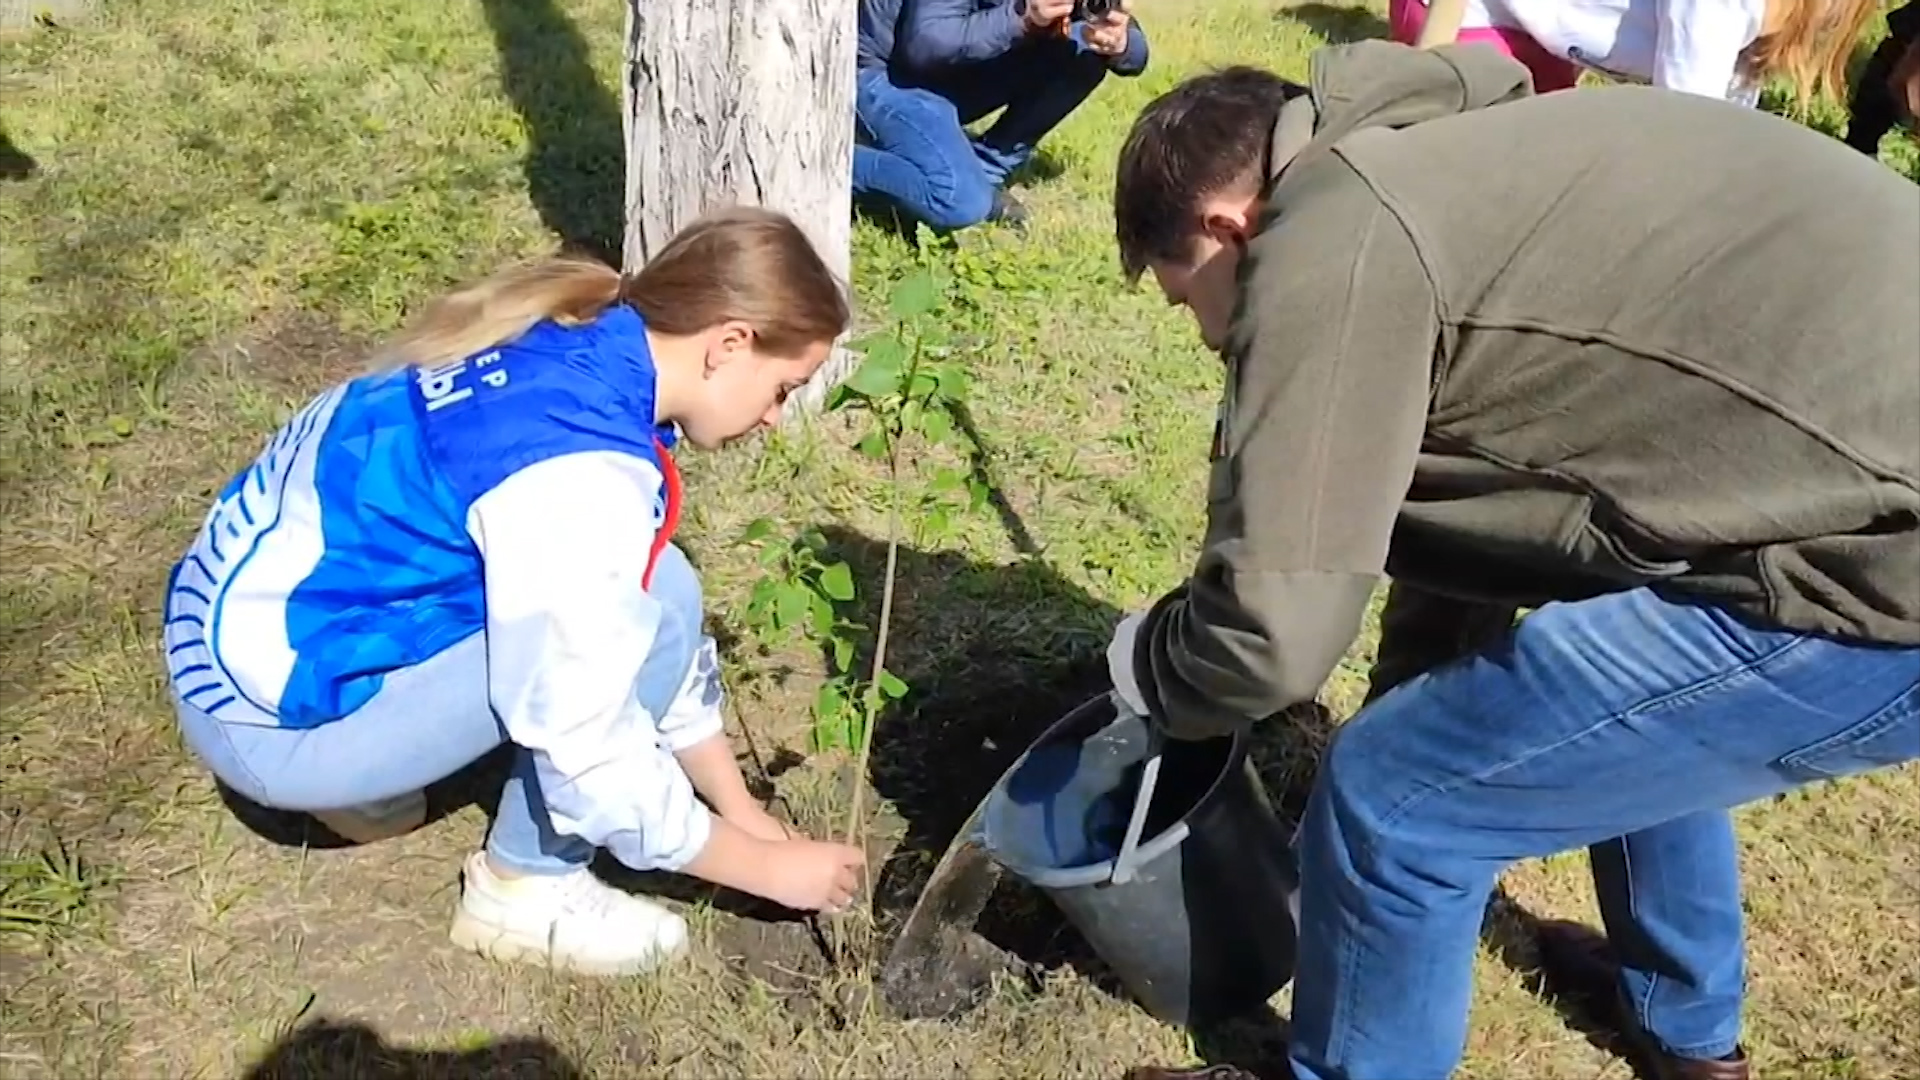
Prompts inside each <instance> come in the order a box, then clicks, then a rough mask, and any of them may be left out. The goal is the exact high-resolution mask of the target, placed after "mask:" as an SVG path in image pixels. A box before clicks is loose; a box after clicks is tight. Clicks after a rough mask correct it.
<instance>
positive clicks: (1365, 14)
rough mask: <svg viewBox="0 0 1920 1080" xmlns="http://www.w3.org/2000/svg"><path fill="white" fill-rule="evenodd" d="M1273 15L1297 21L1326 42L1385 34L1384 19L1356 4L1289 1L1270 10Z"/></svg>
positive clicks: (1385, 23)
mask: <svg viewBox="0 0 1920 1080" xmlns="http://www.w3.org/2000/svg"><path fill="white" fill-rule="evenodd" d="M1274 18H1276V19H1281V20H1284V21H1286V22H1296V23H1299V24H1300V25H1302V26H1304V27H1306V28H1307V29H1309V30H1311V31H1313V32H1314V33H1316V34H1318V35H1320V36H1321V37H1322V38H1325V39H1326V41H1327V43H1328V44H1330V45H1345V44H1347V43H1349V42H1354V41H1366V40H1368V39H1371V38H1384V37H1387V36H1388V35H1389V30H1388V26H1387V20H1385V19H1383V18H1381V17H1380V15H1379V14H1378V13H1377V12H1375V11H1373V10H1372V9H1370V8H1365V7H1361V6H1360V5H1358V4H1323V3H1308V4H1290V5H1287V6H1285V7H1282V8H1280V9H1279V10H1277V11H1276V12H1274Z"/></svg>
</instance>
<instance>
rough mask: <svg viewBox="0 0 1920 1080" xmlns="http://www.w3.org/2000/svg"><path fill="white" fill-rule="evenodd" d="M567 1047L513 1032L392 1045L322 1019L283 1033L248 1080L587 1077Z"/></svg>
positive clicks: (365, 1030) (361, 1029) (363, 1029)
mask: <svg viewBox="0 0 1920 1080" xmlns="http://www.w3.org/2000/svg"><path fill="white" fill-rule="evenodd" d="M585 1075H586V1074H585V1073H583V1072H582V1071H581V1070H580V1068H579V1067H578V1066H576V1065H575V1064H574V1063H573V1062H572V1061H571V1060H570V1059H569V1058H568V1057H567V1055H566V1054H565V1053H563V1052H562V1051H561V1050H560V1049H559V1048H558V1047H556V1046H554V1045H553V1044H552V1043H549V1042H547V1041H546V1040H545V1039H540V1038H511V1039H501V1040H498V1041H494V1042H489V1043H487V1044H486V1045H483V1046H478V1047H472V1048H468V1049H463V1050H411V1049H407V1048H405V1047H400V1046H393V1045H390V1044H388V1043H387V1042H386V1040H384V1039H382V1038H381V1037H380V1035H379V1033H377V1032H375V1031H374V1030H373V1029H372V1028H370V1027H367V1026H366V1025H364V1024H358V1023H344V1022H341V1021H338V1020H324V1019H323V1020H318V1021H315V1022H313V1023H310V1024H307V1025H305V1026H303V1027H300V1028H297V1029H295V1030H293V1031H291V1032H289V1033H287V1035H286V1036H285V1037H283V1038H282V1039H281V1040H280V1041H279V1042H278V1043H276V1044H275V1045H274V1046H273V1047H272V1048H271V1049H270V1050H268V1051H267V1053H266V1054H265V1055H264V1056H262V1057H261V1059H260V1061H259V1062H258V1063H256V1064H255V1065H254V1066H253V1067H252V1068H250V1069H248V1070H247V1072H246V1074H245V1076H244V1077H243V1080H323V1078H325V1080H331V1078H333V1077H366V1078H379V1080H416V1078H417V1080H429V1078H432V1080H482V1078H485V1080H511V1078H514V1077H524V1078H525V1080H583V1078H584V1077H585Z"/></svg>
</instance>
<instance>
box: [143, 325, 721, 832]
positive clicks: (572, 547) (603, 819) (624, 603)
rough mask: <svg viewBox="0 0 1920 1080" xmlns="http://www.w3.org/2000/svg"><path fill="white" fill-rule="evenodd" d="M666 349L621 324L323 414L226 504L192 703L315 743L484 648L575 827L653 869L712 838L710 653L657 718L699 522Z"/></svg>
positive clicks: (378, 384)
mask: <svg viewBox="0 0 1920 1080" xmlns="http://www.w3.org/2000/svg"><path fill="white" fill-rule="evenodd" d="M653 417H654V368H653V361H652V357H651V355H650V353H649V350H648V348H647V337H646V333H645V325H644V324H643V323H642V321H641V319H640V316H639V315H638V314H637V313H635V312H634V311H633V310H632V309H631V308H628V307H626V306H624V305H616V306H615V307H613V308H610V309H609V310H608V311H607V312H606V313H605V314H603V315H601V316H600V317H599V318H598V319H596V320H595V321H594V322H592V323H591V324H588V325H586V326H582V327H578V328H567V327H562V326H560V325H558V324H555V323H550V322H548V323H541V324H539V325H537V326H536V327H534V329H532V330H531V331H529V332H528V333H526V334H525V335H523V336H522V337H520V338H519V339H517V340H515V341H514V342H512V343H510V344H508V345H504V346H501V347H500V348H497V349H493V350H489V351H487V352H484V353H480V354H478V355H475V356H471V357H468V358H466V359H463V360H460V361H457V362H454V363H450V364H445V365H442V366H439V367H434V368H407V369H402V370H397V371H390V372H383V373H378V374H371V375H367V376H363V377H361V378H357V379H354V380H352V381H350V382H348V383H346V384H344V385H342V386H339V387H336V388H335V389H333V390H331V391H329V392H327V393H325V394H322V395H321V396H320V397H318V398H316V399H315V400H314V401H312V402H311V403H309V404H308V405H307V406H306V407H305V408H304V409H302V410H301V411H300V412H299V413H298V414H297V415H295V416H294V417H293V419H292V420H291V421H289V422H288V423H287V425H286V426H285V427H284V428H282V429H281V430H280V431H279V433H278V434H276V435H275V436H274V438H273V439H272V441H271V442H270V443H269V444H268V445H267V447H266V450H265V452H264V453H262V454H261V455H260V457H259V458H258V460H256V461H255V462H254V463H253V465H252V466H251V467H250V468H248V469H247V470H246V471H245V472H243V473H241V474H240V475H239V476H237V477H235V478H234V480H233V481H232V482H231V483H230V484H228V485H227V487H226V490H225V491H223V492H222V493H221V495H220V497H219V499H218V501H217V502H216V503H215V504H214V506H213V509H212V511H211V512H210V513H209V514H208V515H207V519H206V522H205V524H204V525H203V526H202V528H201V531H200V535H199V537H198V538H197V539H196V541H195V542H194V544H193V546H192V547H191V548H190V549H189V550H188V552H187V554H186V556H185V558H183V559H182V560H181V561H180V563H179V564H178V565H177V566H176V567H175V568H174V572H173V577H172V580H171V581H170V583H169V585H168V590H167V601H166V627H165V641H166V649H167V660H168V666H169V668H170V671H171V674H172V681H173V688H174V693H175V694H176V695H177V696H178V698H179V699H180V700H181V701H182V702H183V703H185V704H186V705H189V706H192V707H194V708H198V709H201V710H204V711H205V712H207V713H209V714H211V715H212V716H213V717H215V718H216V719H218V720H219V721H221V722H223V723H230V724H256V725H265V726H270V727H279V728H312V727H317V726H319V725H323V724H327V723H330V722H332V721H335V720H338V719H340V718H341V717H344V716H347V715H348V714H350V713H352V712H353V711H354V710H355V709H357V708H359V707H360V706H361V705H363V704H365V703H366V702H367V701H368V700H369V699H370V698H372V697H373V696H374V695H375V694H376V693H378V692H379V691H380V688H381V685H382V682H383V680H384V679H385V678H386V676H387V675H389V674H390V673H393V672H395V671H399V670H401V669H404V668H409V667H412V666H413V665H416V664H420V663H421V662H423V661H426V660H428V659H430V658H432V657H433V656H435V655H436V654H438V653H440V652H441V651H442V650H445V649H446V648H448V647H449V646H451V645H454V644H455V643H457V642H460V641H463V640H465V639H467V638H469V637H471V636H472V635H474V634H480V633H484V634H485V635H486V641H487V649H486V654H487V666H486V671H485V672H484V673H481V672H478V671H476V672H475V673H474V677H484V678H485V679H486V680H487V683H488V692H489V695H490V697H491V699H492V702H493V707H494V711H495V712H496V714H497V715H498V717H499V719H500V721H501V723H502V724H503V725H504V727H505V728H506V731H507V734H508V737H509V738H511V739H512V741H513V742H514V743H516V744H518V745H519V746H522V747H525V748H526V749H528V750H530V751H531V752H532V753H533V756H534V760H535V762H536V765H537V768H538V772H539V777H540V782H541V788H542V791H543V793H544V795H545V798H546V801H547V804H548V809H549V811H550V812H551V814H552V817H553V821H554V825H555V826H556V827H557V828H558V829H559V830H560V831H561V832H563V833H568V834H572V835H576V836H580V837H583V838H585V839H587V840H588V841H590V842H592V843H594V844H596V845H600V846H604V847H606V848H608V849H609V850H610V851H612V853H613V854H614V855H615V856H616V857H618V858H619V859H620V860H621V861H622V862H624V863H627V864H628V865H630V866H634V867H637V868H641V869H651V868H669V869H674V868H678V867H680V866H681V865H684V864H685V863H686V862H687V860H689V859H691V858H692V857H693V856H694V855H696V854H698V852H699V850H700V848H701V847H703V846H704V845H705V843H706V840H707V835H708V829H709V827H710V825H711V821H710V818H709V815H708V811H707V810H706V808H705V807H704V805H703V804H701V803H700V801H699V800H698V799H697V798H696V797H695V795H694V793H693V790H692V787H691V784H690V783H689V781H688V779H687V777H686V775H685V773H684V772H683V771H682V770H681V769H680V767H679V765H678V763H677V762H676V761H675V760H674V758H673V753H674V752H675V751H677V750H680V749H684V748H686V747H689V746H692V745H693V744H695V743H697V742H700V741H702V740H704V739H706V738H708V737H710V736H712V735H714V734H717V733H718V732H719V731H720V728H721V717H720V701H721V693H720V687H719V677H718V666H717V663H716V660H715V657H714V652H713V643H712V640H711V639H710V638H704V637H703V639H702V643H701V648H700V650H699V653H698V656H697V660H696V662H695V663H694V665H693V669H692V671H691V672H690V674H689V675H688V678H687V680H686V685H684V686H683V687H682V688H681V691H680V694H679V698H678V700H677V701H676V703H675V704H674V706H673V707H672V708H671V709H669V710H668V712H667V714H666V715H664V716H651V715H648V714H647V711H646V709H645V708H644V707H643V706H642V705H641V704H640V703H639V702H638V701H637V700H636V697H635V683H636V678H637V676H638V673H639V671H640V667H641V664H642V663H643V662H644V661H645V659H646V657H647V654H648V652H649V650H650V648H651V646H652V644H653V641H654V637H655V634H656V630H657V628H658V626H659V623H660V615H661V607H660V605H659V603H658V602H656V601H655V600H654V599H653V598H652V597H650V596H649V595H648V593H647V590H646V584H647V582H648V580H649V578H650V576H651V571H652V566H653V563H654V560H655V558H657V557H658V555H659V553H660V552H661V551H662V550H663V549H664V547H665V545H666V542H667V539H668V537H669V536H670V535H671V533H672V530H673V526H674V524H675V522H676V520H677V518H678V509H679V507H678V496H679V491H678V487H679V484H678V474H677V472H676V470H675V469H674V467H673V460H672V457H671V455H670V453H669V449H670V447H671V446H672V444H673V442H674V432H673V431H672V430H671V429H670V428H667V427H663V426H661V425H657V424H656V423H655V422H654V418H653Z"/></svg>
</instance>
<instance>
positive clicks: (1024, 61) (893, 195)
mask: <svg viewBox="0 0 1920 1080" xmlns="http://www.w3.org/2000/svg"><path fill="white" fill-rule="evenodd" d="M1136 32H1137V31H1136ZM1106 76H1107V62H1106V60H1105V58H1103V57H1101V56H1100V55H1099V54H1097V53H1094V52H1092V51H1090V50H1088V49H1087V48H1086V47H1085V46H1084V45H1081V44H1079V43H1078V42H1077V41H1066V40H1058V39H1054V40H1047V41H1042V42H1036V43H1034V44H1029V45H1023V46H1021V47H1019V48H1016V49H1013V50H1010V51H1008V52H1006V53H1003V54H1001V55H1000V56H997V57H995V58H993V59H992V60H987V61H983V62H981V63H978V64H969V65H966V66H965V67H962V68H959V69H956V71H955V73H954V74H952V75H950V76H948V77H947V78H946V79H944V80H943V81H942V82H940V83H938V84H935V85H902V84H899V83H896V82H895V81H894V79H893V76H891V75H889V74H888V73H887V72H886V71H885V70H884V69H881V68H863V69H861V71H860V72H859V74H858V75H857V76H856V77H855V82H854V87H855V92H854V122H855V127H854V131H855V136H856V140H855V145H854V148H853V193H854V195H855V196H856V197H858V198H863V199H864V198H872V197H879V198H882V199H884V200H887V201H889V202H891V203H892V204H894V205H895V206H897V207H898V208H900V209H901V210H904V211H905V212H906V213H908V214H909V215H911V216H912V217H914V218H916V219H918V220H920V221H924V222H926V223H927V224H928V225H929V226H931V227H932V228H935V229H948V230H952V229H964V228H967V227H969V226H972V225H977V224H979V223H980V222H982V221H985V220H986V219H987V217H988V215H989V214H990V213H991V212H992V210H993V195H994V192H995V191H997V190H999V189H1000V188H1001V187H1003V186H1004V185H1005V184H1006V182H1007V178H1008V177H1009V176H1011V175H1012V174H1013V173H1015V172H1017V171H1019V169H1020V167H1021V166H1022V165H1025V164H1026V163H1027V162H1028V161H1029V160H1030V159H1031V158H1032V157H1033V154H1034V151H1035V149H1036V148H1037V147H1038V146H1039V145H1040V140H1041V139H1043V138H1045V137H1046V136H1047V135H1048V134H1049V133H1051V132H1052V131H1053V129H1054V128H1056V127H1058V126H1059V125H1060V123H1061V122H1062V121H1063V120H1065V119H1066V118H1067V117H1068V116H1069V115H1070V114H1071V113H1072V112H1073V110H1075V109H1077V108H1079V107H1080V105H1081V103H1082V102H1084V101H1086V99H1087V97H1088V95H1090V94H1092V93H1093V91H1094V90H1095V89H1096V88H1097V87H1098V86H1099V85H1100V83H1101V81H1102V80H1103V79H1105V78H1106ZM995 109H1004V110H1005V111H1004V112H1002V113H1001V114H1000V118H999V119H998V120H996V121H994V123H993V126H992V127H990V128H988V129H987V130H986V132H984V133H983V134H982V135H981V136H980V137H979V138H977V139H976V138H973V137H972V136H969V135H968V134H967V132H966V128H965V127H964V125H966V124H971V123H973V122H974V121H975V120H978V119H980V118H981V117H983V116H986V115H987V114H988V113H991V112H993V111H994V110H995Z"/></svg>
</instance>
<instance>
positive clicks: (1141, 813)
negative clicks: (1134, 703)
mask: <svg viewBox="0 0 1920 1080" xmlns="http://www.w3.org/2000/svg"><path fill="white" fill-rule="evenodd" d="M1115 712H1116V711H1115V709H1114V707H1113V705H1112V702H1111V701H1110V699H1109V698H1108V697H1106V696H1105V695H1102V696H1101V697H1098V698H1095V699H1094V700H1092V701H1089V702H1087V703H1086V704H1084V705H1081V706H1080V707H1079V708H1077V709H1075V710H1074V711H1072V712H1071V713H1068V714H1067V715H1066V716H1065V717H1063V718H1061V719H1060V720H1059V721H1058V722H1056V723H1055V724H1054V725H1053V726H1052V727H1050V728H1048V729H1047V731H1046V732H1045V733H1043V734H1042V735H1041V736H1040V738H1038V739H1036V740H1035V741H1034V743H1033V744H1032V745H1031V746H1030V747H1028V749H1027V751H1026V752H1025V753H1024V754H1022V755H1021V756H1020V759H1019V760H1017V761H1015V762H1014V763H1013V765H1012V766H1011V767H1010V768H1008V770H1007V771H1006V773H1005V774H1004V775H1002V776H1001V778H1000V780H999V782H998V783H997V784H996V785H995V786H994V788H993V790H992V792H990V793H989V794H988V796H987V801H986V806H985V808H984V812H983V814H982V819H981V825H980V832H981V836H980V843H981V846H982V847H984V848H985V849H986V850H987V852H988V853H989V854H990V855H991V856H992V857H993V859H994V861H996V862H998V863H999V864H1000V865H1001V866H1003V867H1005V868H1006V869H1007V870H1009V871H1011V872H1012V873H1014V874H1016V875H1018V876H1019V877H1020V878H1022V879H1023V880H1025V881H1027V882H1029V883H1031V884H1032V885H1034V886H1036V887H1038V888H1039V889H1040V890H1041V891H1043V892H1045V893H1046V894H1047V896H1048V897H1049V898H1050V899H1051V900H1052V901H1053V902H1054V904H1056V905H1057V906H1058V907H1059V908H1060V910H1061V911H1062V912H1063V913H1064V914H1065V915H1066V917H1067V920H1068V921H1069V922H1071V923H1072V924H1073V926H1074V928H1075V929H1077V930H1078V931H1079V932H1080V934H1081V935H1082V936H1083V937H1084V938H1086V940H1087V943H1088V944H1089V945H1090V946H1092V948H1093V951H1094V952H1095V954H1096V955H1098V956H1099V957H1100V959H1101V960H1102V961H1104V962H1105V963H1106V965H1107V966H1108V967H1109V968H1111V969H1112V970H1113V972H1114V974H1115V975H1117V976H1118V977H1119V979H1120V981H1121V982H1122V983H1123V984H1125V986H1126V987H1127V989H1128V991H1129V992H1131V993H1132V995H1133V996H1134V998H1135V999H1136V1000H1137V1001H1139V1003H1140V1004H1141V1006H1142V1007H1144V1008H1145V1009H1146V1010H1147V1011H1148V1012H1149V1013H1151V1014H1153V1015H1154V1016H1155V1017H1157V1018H1159V1019H1160V1020H1163V1021H1165V1022H1167V1023H1172V1024H1179V1025H1182V1026H1185V1027H1189V1028H1192V1027H1200V1026H1205V1025H1207V1024H1210V1023H1215V1022H1218V1021H1220V1020H1224V1019H1228V1018H1231V1017H1233V1016H1236V1015H1239V1014H1241V1013H1244V1012H1246V1011H1247V1010H1249V1009H1251V1008H1253V1007H1255V1006H1257V1005H1259V1004H1260V1003H1262V1002H1264V1001H1266V1000H1267V999H1268V998H1269V997H1271V996H1272V995H1273V994H1274V993H1275V992H1276V991H1278V990H1279V989H1280V988H1281V987H1282V986H1284V985H1286V983H1287V981H1288V980H1289V979H1291V978H1292V977H1293V963H1294V928H1293V919H1292V918H1291V917H1290V916H1289V913H1288V903H1289V896H1290V894H1291V893H1292V892H1293V891H1294V889H1295V886H1296V883H1297V881H1298V877H1297V874H1296V871H1295V867H1294V862H1293V856H1292V852H1291V847H1290V836H1289V833H1288V830H1287V828H1286V827H1285V826H1284V825H1283V824H1281V822H1280V819H1279V817H1278V815H1276V814H1275V813H1274V811H1273V806H1272V804H1271V803H1270V802H1269V801H1268V799H1267V795H1266V791H1265V789H1264V788H1263V787H1262V786H1261V784H1260V780H1259V777H1258V776H1257V775H1256V774H1255V772H1254V770H1253V766H1252V763H1251V762H1249V761H1248V759H1247V740H1246V736H1245V734H1244V733H1236V734H1235V735H1232V736H1228V737H1222V738H1218V739H1211V740H1207V741H1203V742H1178V741H1165V742H1162V741H1161V740H1159V739H1157V738H1155V737H1154V736H1153V735H1152V733H1151V731H1150V729H1149V728H1148V726H1147V724H1146V722H1145V721H1144V720H1141V719H1140V718H1138V717H1131V716H1123V717H1119V718H1117V719H1116V715H1115Z"/></svg>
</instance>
